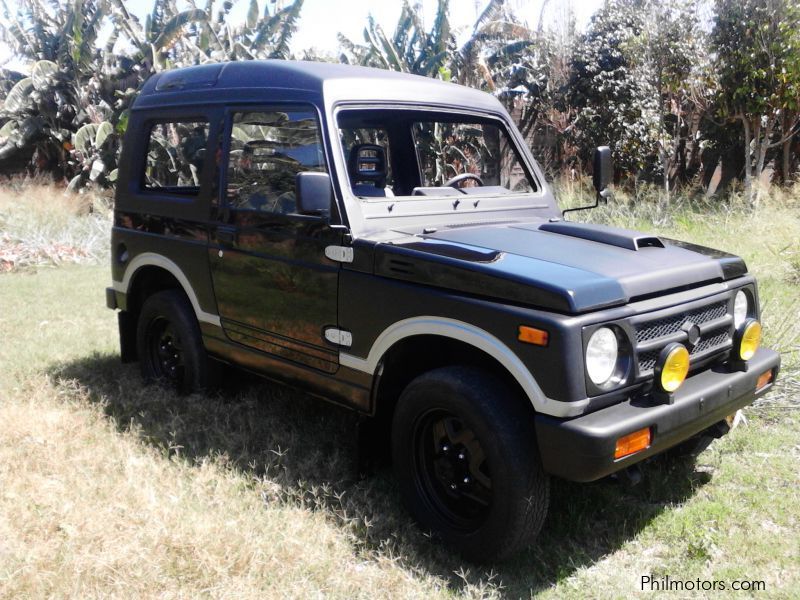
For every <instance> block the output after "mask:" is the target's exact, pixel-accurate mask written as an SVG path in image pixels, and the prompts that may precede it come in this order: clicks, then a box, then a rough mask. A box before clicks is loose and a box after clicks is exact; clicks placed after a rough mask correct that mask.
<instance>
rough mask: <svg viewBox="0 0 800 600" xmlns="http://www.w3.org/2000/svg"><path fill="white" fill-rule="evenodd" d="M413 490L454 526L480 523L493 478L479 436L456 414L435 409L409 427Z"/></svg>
mask: <svg viewBox="0 0 800 600" xmlns="http://www.w3.org/2000/svg"><path fill="white" fill-rule="evenodd" d="M414 438H415V439H414V447H415V449H416V464H415V465H414V466H415V470H416V472H417V477H416V483H417V486H418V488H419V489H418V493H419V494H420V496H421V497H422V498H423V499H424V501H425V502H426V503H427V504H428V505H429V506H430V509H431V510H433V511H436V512H437V513H438V514H440V515H441V516H442V518H443V519H445V520H446V521H447V522H449V523H450V524H451V525H452V526H453V527H454V528H459V529H463V530H469V529H471V528H474V527H475V526H476V525H478V524H480V523H481V522H482V521H483V520H484V519H485V518H486V515H487V513H488V511H489V507H490V505H491V502H492V479H491V475H490V473H489V467H488V464H487V461H486V454H485V452H484V451H483V447H482V446H481V443H480V440H478V438H477V437H476V436H475V432H474V431H472V429H470V428H469V426H467V425H465V424H464V421H463V420H462V419H460V418H459V417H458V416H457V415H455V414H453V413H452V412H449V411H447V410H441V409H434V410H431V411H429V412H427V413H423V414H422V415H420V418H419V419H418V420H417V421H416V423H415V427H414Z"/></svg>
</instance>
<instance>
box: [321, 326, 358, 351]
mask: <svg viewBox="0 0 800 600" xmlns="http://www.w3.org/2000/svg"><path fill="white" fill-rule="evenodd" d="M325 339H326V340H328V341H329V342H330V343H331V344H336V345H337V346H346V347H347V348H349V347H350V346H352V345H353V334H352V333H350V332H349V331H343V330H341V329H337V328H336V327H328V328H327V329H326V330H325Z"/></svg>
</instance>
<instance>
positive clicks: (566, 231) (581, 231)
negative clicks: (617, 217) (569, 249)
mask: <svg viewBox="0 0 800 600" xmlns="http://www.w3.org/2000/svg"><path fill="white" fill-rule="evenodd" d="M538 229H539V231H546V232H548V233H557V234H560V235H568V236H570V237H575V238H580V239H582V240H589V241H590V242H598V243H600V244H608V245H609V246H617V247H618V248H625V249H626V250H633V251H637V250H641V249H642V248H663V247H664V242H662V241H661V240H660V239H659V238H657V237H655V236H652V235H643V234H641V233H639V232H638V231H630V230H628V229H619V228H616V227H598V226H596V225H586V224H584V223H571V222H567V221H556V222H554V223H543V224H541V225H539V228H538Z"/></svg>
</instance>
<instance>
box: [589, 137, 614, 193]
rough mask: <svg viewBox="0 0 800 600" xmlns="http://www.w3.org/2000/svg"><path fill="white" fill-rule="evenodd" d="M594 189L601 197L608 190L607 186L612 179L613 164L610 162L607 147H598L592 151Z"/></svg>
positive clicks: (609, 151) (609, 153)
mask: <svg viewBox="0 0 800 600" xmlns="http://www.w3.org/2000/svg"><path fill="white" fill-rule="evenodd" d="M593 171H594V173H593V175H592V179H593V181H594V189H596V190H597V193H598V194H600V195H603V192H604V191H605V190H606V188H608V184H610V183H611V181H612V180H613V179H614V162H613V161H612V160H611V148H609V147H608V146H598V147H597V149H596V150H595V151H594V169H593Z"/></svg>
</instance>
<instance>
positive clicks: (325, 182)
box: [295, 171, 333, 215]
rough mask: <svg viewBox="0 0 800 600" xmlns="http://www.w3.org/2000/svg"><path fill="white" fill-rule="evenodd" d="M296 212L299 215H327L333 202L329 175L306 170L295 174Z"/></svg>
mask: <svg viewBox="0 0 800 600" xmlns="http://www.w3.org/2000/svg"><path fill="white" fill-rule="evenodd" d="M295 186H296V188H297V212H299V213H300V214H301V215H327V214H328V213H330V211H331V204H332V203H333V188H332V187H331V176H330V175H328V174H327V173H319V172H317V171H306V172H303V173H298V174H297V175H296V176H295Z"/></svg>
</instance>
